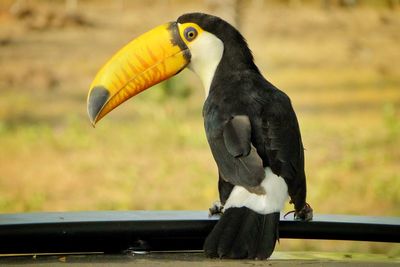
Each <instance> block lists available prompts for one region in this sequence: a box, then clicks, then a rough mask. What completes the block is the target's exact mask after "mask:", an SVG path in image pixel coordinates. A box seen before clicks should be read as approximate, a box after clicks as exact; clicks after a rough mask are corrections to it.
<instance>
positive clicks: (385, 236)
mask: <svg viewBox="0 0 400 267" xmlns="http://www.w3.org/2000/svg"><path fill="white" fill-rule="evenodd" d="M217 220H218V217H212V218H209V217H208V214H207V212H205V211H132V212H121V211H110V212H54V213H19V214H3V215H0V240H1V241H0V253H2V254H6V253H7V254H11V253H43V252H89V251H91V252H93V251H99V252H105V253H120V252H122V251H124V250H127V249H131V250H138V251H140V250H150V251H166V250H168V251H171V250H201V249H202V245H203V242H204V239H205V237H206V236H207V235H208V233H209V232H210V231H211V229H212V228H213V226H214V224H215V223H216V221H217ZM279 228H280V229H279V235H280V238H303V239H331V240H360V241H381V242H400V218H394V217H367V216H347V215H346V216H345V215H315V216H314V220H313V221H311V222H301V221H294V220H292V219H283V218H281V221H280V225H279Z"/></svg>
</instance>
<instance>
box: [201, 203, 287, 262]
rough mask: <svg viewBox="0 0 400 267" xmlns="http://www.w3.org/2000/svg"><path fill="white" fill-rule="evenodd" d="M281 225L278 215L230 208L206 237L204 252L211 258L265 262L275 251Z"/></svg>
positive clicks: (243, 208)
mask: <svg viewBox="0 0 400 267" xmlns="http://www.w3.org/2000/svg"><path fill="white" fill-rule="evenodd" d="M278 224H279V212H275V213H269V214H265V215H264V214H259V213H257V212H255V211H253V210H251V209H249V208H246V207H241V208H229V209H227V210H226V211H225V213H224V214H223V215H222V216H221V219H220V220H219V222H218V223H217V224H216V226H215V227H214V229H213V231H212V232H211V233H210V235H209V236H208V237H207V239H206V241H205V244H204V251H205V253H206V255H207V256H208V257H211V258H216V257H219V258H234V259H238V258H240V259H243V258H249V259H255V258H257V259H266V258H268V257H270V256H271V254H272V252H273V251H274V248H275V243H276V240H277V238H278Z"/></svg>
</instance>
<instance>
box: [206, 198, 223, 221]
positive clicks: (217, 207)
mask: <svg viewBox="0 0 400 267" xmlns="http://www.w3.org/2000/svg"><path fill="white" fill-rule="evenodd" d="M222 213H224V205H222V204H221V202H219V201H215V202H214V203H213V204H212V206H211V207H210V208H209V209H208V217H211V216H213V215H217V214H222Z"/></svg>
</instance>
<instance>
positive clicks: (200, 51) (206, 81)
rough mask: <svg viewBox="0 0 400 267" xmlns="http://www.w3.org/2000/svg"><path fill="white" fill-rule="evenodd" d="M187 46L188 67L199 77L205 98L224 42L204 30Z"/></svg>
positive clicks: (222, 50) (220, 56)
mask: <svg viewBox="0 0 400 267" xmlns="http://www.w3.org/2000/svg"><path fill="white" fill-rule="evenodd" d="M189 48H190V52H191V55H192V57H191V60H190V64H189V66H188V67H189V69H191V70H192V71H193V72H195V73H196V74H197V75H198V76H199V77H200V79H201V81H202V83H203V86H204V90H205V94H206V98H207V96H208V93H209V91H210V86H211V82H212V80H213V78H214V74H215V71H216V69H217V66H218V64H219V62H220V61H221V58H222V54H223V52H224V44H223V43H222V41H221V40H220V39H219V38H217V37H216V36H215V35H213V34H211V33H209V32H206V31H204V32H203V33H202V34H201V35H200V36H199V37H197V39H196V40H195V41H194V42H193V43H191V44H190V46H189Z"/></svg>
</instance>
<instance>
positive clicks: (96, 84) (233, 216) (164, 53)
mask: <svg viewBox="0 0 400 267" xmlns="http://www.w3.org/2000/svg"><path fill="white" fill-rule="evenodd" d="M184 68H189V69H190V70H192V71H193V72H194V73H195V74H197V76H198V77H199V78H200V80H201V82H202V84H203V87H204V90H205V101H204V106H203V111H202V115H203V118H204V127H205V132H206V137H207V141H208V143H209V146H210V150H211V153H212V155H213V158H214V160H215V162H216V165H217V167H218V192H219V202H218V203H217V204H214V205H213V206H212V207H211V208H210V213H211V215H215V214H217V215H220V218H219V220H218V222H217V223H216V225H215V226H214V228H213V229H212V231H211V232H210V234H209V235H208V236H207V238H206V239H205V242H204V252H205V255H206V256H207V257H210V258H224V259H225V258H228V259H244V258H248V259H268V258H269V257H270V256H271V254H272V252H273V251H274V249H275V244H276V241H277V240H278V239H279V220H280V212H281V211H282V210H283V208H284V205H285V203H286V202H287V201H288V200H289V199H290V203H292V204H293V205H294V217H295V219H297V220H303V221H309V220H312V216H313V209H312V208H311V206H310V205H309V204H308V203H307V202H306V194H307V186H306V175H305V170H304V147H303V143H302V138H301V134H300V127H299V123H298V120H297V116H296V113H295V111H294V109H293V106H292V104H291V100H290V98H289V97H288V96H287V95H286V94H285V93H284V92H283V91H281V90H279V89H278V88H277V87H276V86H274V85H273V84H272V83H270V82H269V81H268V80H267V79H266V78H265V77H264V76H263V75H262V73H261V71H260V70H259V68H258V67H257V66H256V64H255V62H254V58H253V54H252V52H251V50H250V49H249V47H248V44H247V41H246V40H245V38H244V37H243V35H242V34H241V33H240V32H239V31H238V30H237V29H236V28H235V27H233V26H232V25H231V24H229V23H228V22H226V21H225V20H223V19H221V18H219V17H217V16H213V15H210V14H205V13H198V12H197V13H186V14H183V15H181V16H180V17H179V18H178V19H177V20H176V21H172V22H168V23H165V24H162V25H160V26H157V27H155V28H154V29H152V30H150V31H148V32H146V33H144V34H142V35H140V36H138V37H137V38H135V39H134V40H132V41H131V42H129V43H128V44H127V45H125V46H124V47H123V48H122V49H120V50H119V51H118V52H117V53H116V54H115V55H114V56H112V58H111V59H110V60H109V61H107V62H106V63H105V65H104V66H103V67H102V68H101V69H100V70H99V71H98V73H97V75H96V76H95V78H94V80H93V82H92V84H91V85H90V88H89V93H88V98H87V109H88V115H89V118H90V121H91V123H92V124H93V126H94V125H95V124H96V123H97V122H98V121H99V120H100V119H101V118H103V117H104V116H105V115H106V114H108V113H109V112H110V111H111V110H113V109H114V108H116V107H117V106H119V105H120V104H122V103H123V102H125V101H126V100H128V99H129V98H131V97H133V96H135V95H137V94H138V93H140V92H142V91H143V90H146V89H148V88H150V87H152V86H153V85H155V84H158V83H160V82H162V81H164V80H166V79H168V78H170V77H172V76H174V75H176V74H178V73H179V72H180V71H182V70H183V69H184Z"/></svg>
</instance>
